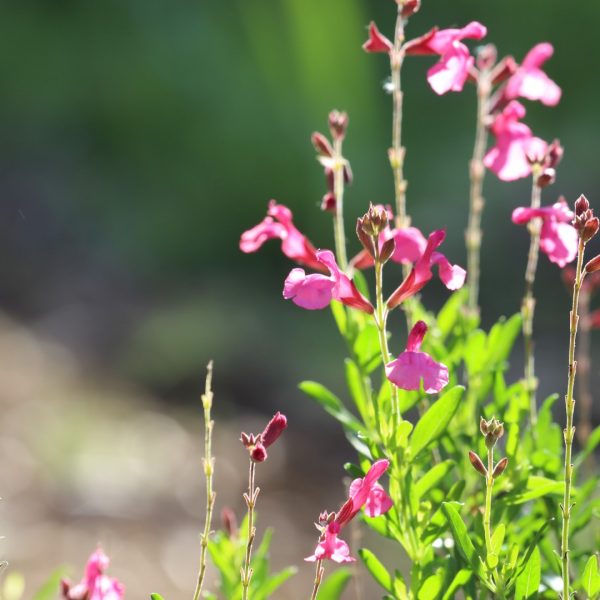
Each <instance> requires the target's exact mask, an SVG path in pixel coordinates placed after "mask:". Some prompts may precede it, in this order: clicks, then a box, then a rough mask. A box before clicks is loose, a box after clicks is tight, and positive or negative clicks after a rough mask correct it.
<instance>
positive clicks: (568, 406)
mask: <svg viewBox="0 0 600 600" xmlns="http://www.w3.org/2000/svg"><path fill="white" fill-rule="evenodd" d="M584 249H585V242H584V241H583V240H582V239H581V238H580V239H579V248H578V252H577V269H576V271H575V284H574V285H573V304H572V305H571V313H570V335H569V371H568V373H569V376H568V377H569V378H568V383H567V394H566V396H565V410H566V413H567V424H566V427H565V429H564V438H565V495H564V498H563V504H562V513H563V523H562V540H561V547H560V550H561V557H562V578H563V599H564V600H568V598H569V588H570V585H569V525H570V520H571V485H572V482H573V465H572V464H571V453H572V450H573V437H574V434H575V430H574V427H573V414H574V412H575V400H574V399H573V388H574V386H575V371H576V370H577V362H576V361H575V340H576V338H577V323H578V321H579V315H578V312H577V311H578V307H579V291H580V289H581V283H582V280H583V275H582V266H583V252H584Z"/></svg>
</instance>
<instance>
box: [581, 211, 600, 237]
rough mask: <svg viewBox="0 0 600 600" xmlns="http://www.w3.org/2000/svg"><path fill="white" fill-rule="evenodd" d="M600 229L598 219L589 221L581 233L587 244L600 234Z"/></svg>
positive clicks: (594, 218) (593, 218)
mask: <svg viewBox="0 0 600 600" xmlns="http://www.w3.org/2000/svg"><path fill="white" fill-rule="evenodd" d="M599 227H600V221H598V217H592V218H591V219H588V220H587V221H586V222H585V225H584V227H583V230H582V231H581V233H580V235H581V239H582V240H583V241H584V242H586V243H587V242H589V241H590V240H591V239H592V238H593V237H594V236H595V235H596V234H597V233H598V228H599Z"/></svg>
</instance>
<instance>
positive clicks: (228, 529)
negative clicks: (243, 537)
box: [221, 506, 238, 538]
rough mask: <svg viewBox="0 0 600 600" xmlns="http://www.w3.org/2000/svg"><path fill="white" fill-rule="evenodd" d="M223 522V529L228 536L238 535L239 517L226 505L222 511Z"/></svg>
mask: <svg viewBox="0 0 600 600" xmlns="http://www.w3.org/2000/svg"><path fill="white" fill-rule="evenodd" d="M221 523H222V524H223V529H224V530H225V533H227V536H228V537H230V538H232V537H236V535H237V532H238V528H237V519H236V518H235V513H234V512H233V510H231V508H229V507H228V506H224V507H223V510H222V511H221Z"/></svg>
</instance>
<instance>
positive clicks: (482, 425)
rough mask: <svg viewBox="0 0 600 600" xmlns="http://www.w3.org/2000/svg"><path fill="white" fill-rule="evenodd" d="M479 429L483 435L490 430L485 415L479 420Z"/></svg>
mask: <svg viewBox="0 0 600 600" xmlns="http://www.w3.org/2000/svg"><path fill="white" fill-rule="evenodd" d="M479 429H480V431H481V433H482V434H483V435H487V434H488V432H489V430H490V428H489V426H488V422H487V421H486V420H485V419H484V418H483V417H481V420H480V421H479Z"/></svg>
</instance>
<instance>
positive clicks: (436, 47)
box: [404, 21, 487, 95]
mask: <svg viewBox="0 0 600 600" xmlns="http://www.w3.org/2000/svg"><path fill="white" fill-rule="evenodd" d="M486 34H487V29H486V28H485V26H484V25H482V24H481V23H478V22H477V21H472V22H471V23H469V24H468V25H466V26H465V27H463V28H462V29H442V30H439V31H438V30H435V29H433V30H431V31H430V32H429V33H428V34H425V35H424V36H422V37H420V38H417V39H416V40H412V41H410V42H407V43H406V45H405V46H404V47H405V51H406V54H414V55H419V54H421V55H422V54H425V55H427V54H438V55H439V56H440V60H439V62H438V63H437V64H435V65H434V66H433V67H431V68H430V69H429V71H428V72H427V81H428V82H429V85H430V86H431V89H433V91H434V92H435V93H436V94H439V95H442V94H445V93H447V92H460V91H461V90H462V89H463V87H464V85H465V82H466V81H467V79H468V77H469V72H470V71H471V69H472V68H473V65H474V62H475V59H474V58H473V57H472V56H471V53H470V52H469V49H468V48H467V47H466V46H465V45H464V44H463V43H462V41H461V40H464V39H473V40H481V39H482V38H484V37H485V36H486Z"/></svg>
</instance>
